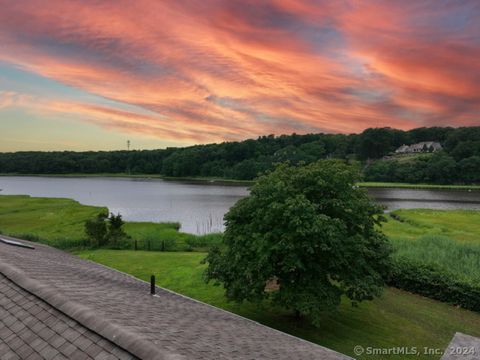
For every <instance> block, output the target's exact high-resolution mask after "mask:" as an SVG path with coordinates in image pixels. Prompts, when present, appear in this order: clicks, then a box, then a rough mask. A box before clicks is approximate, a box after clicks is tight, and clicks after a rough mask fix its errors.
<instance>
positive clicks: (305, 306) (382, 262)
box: [205, 160, 391, 323]
mask: <svg viewBox="0 0 480 360" xmlns="http://www.w3.org/2000/svg"><path fill="white" fill-rule="evenodd" d="M358 177H359V173H358V171H357V169H356V168H354V167H353V166H350V165H347V164H345V163H344V162H340V161H334V160H323V161H319V162H315V163H312V164H309V165H304V164H300V165H298V166H289V165H287V164H282V165H279V166H278V167H276V168H275V169H274V170H273V171H271V172H269V173H267V174H265V175H263V176H261V177H259V178H258V180H257V182H256V183H255V185H254V186H253V187H252V188H251V193H250V196H248V197H246V198H244V199H241V200H240V201H238V202H237V203H236V204H235V205H234V206H233V207H232V208H231V209H230V211H229V212H228V213H227V214H226V215H225V221H226V230H225V234H224V240H223V245H224V246H223V247H220V248H214V249H212V250H211V251H210V252H209V254H208V256H207V258H206V259H205V261H206V262H207V263H208V268H207V270H206V272H205V277H206V280H207V281H210V280H213V281H215V282H216V283H217V284H220V283H221V284H223V286H224V288H225V290H226V295H227V297H228V298H229V299H232V300H237V301H243V300H249V301H257V300H262V299H266V298H269V299H271V300H272V301H273V302H275V303H277V304H279V305H281V306H284V307H286V308H288V309H292V310H295V311H296V312H298V313H300V314H304V315H309V316H310V317H311V319H312V320H313V322H314V323H318V321H319V319H320V315H321V314H322V312H324V311H328V310H332V309H333V308H335V307H336V306H337V305H339V303H340V298H341V296H342V295H346V296H347V297H348V298H349V299H351V300H352V301H353V302H354V303H356V302H359V301H362V300H367V299H372V298H373V297H375V296H378V295H379V294H380V293H381V291H382V288H383V286H384V279H385V277H386V275H387V274H388V272H389V267H390V253H391V249H390V246H389V244H388V242H387V239H386V238H385V236H384V235H383V234H382V232H380V231H378V229H377V225H379V223H380V222H381V220H382V216H381V214H382V209H381V208H380V207H378V206H377V205H375V204H373V203H372V201H371V200H370V198H369V197H368V195H367V194H366V192H365V191H364V190H362V189H359V188H356V187H355V186H354V184H355V182H356V181H357V180H358ZM269 283H270V284H271V283H275V284H276V285H278V289H277V290H275V291H269V290H268V287H267V288H266V284H269Z"/></svg>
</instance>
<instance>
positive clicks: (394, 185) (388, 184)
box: [357, 182, 480, 190]
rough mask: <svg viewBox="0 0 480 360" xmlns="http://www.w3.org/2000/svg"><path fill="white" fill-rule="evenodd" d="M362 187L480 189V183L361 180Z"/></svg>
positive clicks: (359, 184)
mask: <svg viewBox="0 0 480 360" xmlns="http://www.w3.org/2000/svg"><path fill="white" fill-rule="evenodd" d="M357 185H358V186H360V187H367V188H402V189H432V190H435V189H437V190H480V185H436V184H408V183H395V182H359V183H357Z"/></svg>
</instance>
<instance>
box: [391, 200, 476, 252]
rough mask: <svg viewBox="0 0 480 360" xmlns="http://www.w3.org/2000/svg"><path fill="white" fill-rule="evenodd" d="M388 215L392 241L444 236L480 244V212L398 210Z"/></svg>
mask: <svg viewBox="0 0 480 360" xmlns="http://www.w3.org/2000/svg"><path fill="white" fill-rule="evenodd" d="M390 214H391V215H393V216H394V217H397V219H398V220H395V219H394V218H392V216H387V218H388V220H389V221H388V222H387V223H386V224H384V225H383V231H384V232H385V234H386V235H387V236H388V237H389V238H391V239H399V238H402V239H408V240H416V239H418V238H419V237H420V236H425V235H441V236H446V237H450V238H452V239H453V240H456V241H459V242H467V243H476V244H479V245H480V211H472V210H446V211H442V210H428V209H408V210H403V209H402V210H395V211H393V212H391V213H390Z"/></svg>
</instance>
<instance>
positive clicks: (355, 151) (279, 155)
mask: <svg viewBox="0 0 480 360" xmlns="http://www.w3.org/2000/svg"><path fill="white" fill-rule="evenodd" d="M422 141H438V142H440V143H441V144H442V145H443V147H444V150H443V151H442V153H443V154H444V155H445V156H448V157H449V158H451V159H452V161H453V162H452V161H451V160H450V159H448V162H449V166H450V165H452V166H453V171H452V175H453V176H445V174H443V173H442V172H441V171H440V172H436V171H435V170H434V171H431V170H429V171H428V173H427V172H424V171H420V172H418V173H415V174H413V175H414V176H412V174H411V173H410V170H411V168H412V167H413V168H415V169H417V168H419V169H420V168H421V167H422V166H424V165H426V166H430V165H431V166H432V168H434V167H436V165H437V164H436V162H437V161H438V160H439V159H438V158H434V157H431V158H430V157H426V158H423V159H417V158H416V157H412V161H395V160H389V161H391V163H387V164H383V162H384V161H383V160H381V159H382V158H383V157H384V156H385V155H388V154H390V153H391V152H393V151H394V150H395V149H396V148H398V147H399V146H401V145H403V144H407V145H410V144H414V143H418V142H422ZM479 156H480V127H465V128H457V129H454V128H449V127H445V128H441V127H432V128H418V129H412V130H408V131H402V130H396V129H391V128H375V129H366V130H365V131H363V132H362V133H361V134H349V135H347V134H323V133H320V134H305V135H298V134H291V135H281V136H273V135H268V136H260V137H259V138H257V139H255V140H253V139H249V140H245V141H239V142H224V143H219V144H207V145H194V146H189V147H185V148H167V149H161V150H142V151H136V150H132V151H97V152H94V151H88V152H73V151H63V152H59V151H57V152H16V153H0V173H3V174H6V173H10V174H69V173H71V174H96V173H113V174H120V173H128V174H159V175H163V176H171V177H218V178H230V179H239V180H251V179H254V178H255V177H256V176H257V175H258V174H259V173H262V172H264V171H266V170H269V169H272V168H273V167H274V166H275V164H277V163H281V162H284V161H289V162H290V163H291V164H298V163H300V162H305V163H307V164H308V163H312V162H315V161H318V160H320V159H329V158H336V159H349V160H358V161H361V162H362V163H367V164H369V165H371V164H372V163H373V164H374V165H375V166H373V167H370V166H367V167H366V168H365V174H366V175H367V178H368V179H369V180H372V181H382V180H386V181H398V182H407V181H408V182H426V181H433V182H437V183H475V182H480V168H478V167H477V168H475V167H474V166H475V164H476V162H477V158H478V157H479ZM443 160H445V159H443ZM412 163H413V164H412ZM386 168H389V171H388V172H387V173H384V172H383V170H385V169H386ZM450 168H452V167H451V166H450ZM437 169H439V167H437ZM464 169H467V170H468V171H467V172H463V170H464ZM420 170H421V169H420ZM437 175H438V176H437Z"/></svg>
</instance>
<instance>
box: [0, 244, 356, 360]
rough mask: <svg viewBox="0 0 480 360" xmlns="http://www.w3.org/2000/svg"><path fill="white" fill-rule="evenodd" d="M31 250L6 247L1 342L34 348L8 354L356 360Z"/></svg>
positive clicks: (0, 289)
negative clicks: (6, 340) (19, 333)
mask: <svg viewBox="0 0 480 360" xmlns="http://www.w3.org/2000/svg"><path fill="white" fill-rule="evenodd" d="M26 243H28V242H26ZM30 244H31V245H34V246H35V250H31V249H26V248H21V247H16V246H11V245H6V244H3V243H1V242H0V274H3V275H0V294H2V296H1V297H2V300H1V301H0V334H2V332H3V333H5V334H6V336H8V334H10V333H12V334H13V335H16V334H17V332H21V331H24V330H25V328H26V329H27V330H28V331H30V333H29V334H30V335H31V336H33V337H32V339H33V340H32V341H30V342H28V343H26V342H25V341H24V340H23V337H18V336H16V338H15V339H13V338H12V339H11V340H9V341H8V342H5V341H4V340H0V348H1V346H2V345H3V346H4V345H7V346H8V349H11V346H12V344H15V346H20V349H23V350H22V351H23V352H25V353H27V352H29V351H30V352H31V353H30V355H27V356H29V357H31V358H34V355H35V356H36V355H40V356H43V358H48V359H57V358H58V359H60V358H63V357H66V358H75V359H84V358H85V359H111V358H112V359H114V358H115V359H133V358H135V356H136V357H138V358H142V359H146V360H148V359H168V360H186V359H195V360H202V359H205V360H206V359H208V360H210V359H215V360H222V359H225V360H227V359H228V360H231V359H232V360H233V359H262V360H263V359H265V360H269V359H271V360H274V359H275V360H282V359H285V360H286V359H288V360H296V359H298V360H303V359H312V360H313V359H320V360H346V359H350V358H349V357H347V356H345V355H342V354H339V353H337V352H334V351H332V350H329V349H327V348H324V347H321V346H319V345H316V344H313V343H310V342H307V341H304V340H302V339H299V338H296V337H293V336H290V335H287V334H284V333H282V332H279V331H276V330H274V329H271V328H268V327H266V326H263V325H261V324H258V323H256V322H254V321H250V320H248V319H245V318H242V317H239V316H237V315H234V314H231V313H229V312H226V311H223V310H221V309H218V308H214V307H212V306H209V305H207V304H203V303H200V302H198V301H195V300H193V299H190V298H187V297H184V296H182V295H179V294H176V293H173V292H171V291H168V290H165V289H162V288H157V291H156V293H157V295H156V296H151V295H150V285H149V284H147V283H145V282H143V281H140V280H138V279H135V278H133V277H131V276H129V275H127V274H123V273H121V272H118V271H116V270H113V269H110V268H107V267H104V266H102V265H99V264H95V263H92V262H90V261H86V260H82V259H80V258H78V257H75V256H72V255H70V254H67V253H65V252H62V251H59V250H56V249H53V248H51V247H48V246H45V245H41V244H32V243H30ZM5 298H8V299H10V300H8V301H5ZM15 299H16V300H15ZM25 299H26V300H27V301H24V300H25ZM16 301H20V302H23V305H22V306H20V305H18V303H17V302H16ZM20 317H21V318H22V319H20ZM2 324H3V327H2ZM24 335H25V334H24ZM27 336H28V334H27ZM17 338H18V339H19V340H17ZM1 339H4V338H3V337H2V338H1ZM12 353H13V354H14V355H16V354H17V352H15V351H12Z"/></svg>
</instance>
